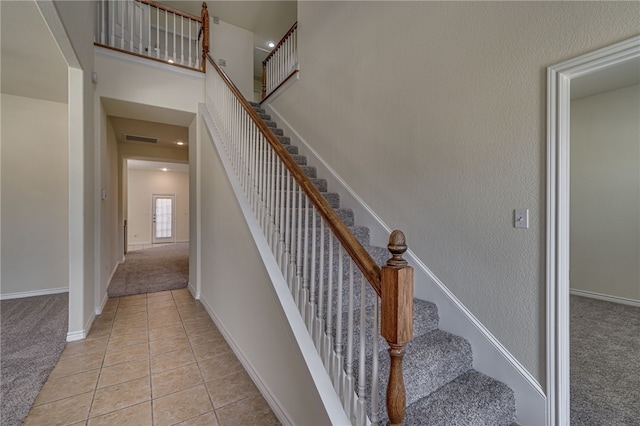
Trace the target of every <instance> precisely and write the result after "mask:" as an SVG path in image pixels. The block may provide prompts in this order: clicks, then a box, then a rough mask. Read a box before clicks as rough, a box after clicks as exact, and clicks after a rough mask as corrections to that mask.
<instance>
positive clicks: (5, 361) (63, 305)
mask: <svg viewBox="0 0 640 426" xmlns="http://www.w3.org/2000/svg"><path fill="white" fill-rule="evenodd" d="M0 319H1V323H0V364H1V368H0V371H1V373H0V387H1V388H2V400H1V404H0V407H1V408H0V424H1V425H2V426H15V425H20V424H21V423H22V421H23V420H24V418H25V417H26V416H27V414H28V413H29V410H30V409H31V405H32V404H33V402H34V401H35V400H36V397H37V396H38V393H39V392H40V389H42V386H43V385H44V383H45V382H46V380H47V377H49V374H50V373H51V370H53V367H54V366H55V365H56V362H57V361H58V358H60V354H61V353H62V351H63V350H64V347H65V345H66V338H67V330H68V328H69V327H68V322H69V294H68V293H61V294H54V295H49V296H35V297H25V298H21V299H9V300H3V301H1V302H0Z"/></svg>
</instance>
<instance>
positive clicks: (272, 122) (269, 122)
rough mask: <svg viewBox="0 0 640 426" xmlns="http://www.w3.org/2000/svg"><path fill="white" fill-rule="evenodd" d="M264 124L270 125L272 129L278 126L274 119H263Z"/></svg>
mask: <svg viewBox="0 0 640 426" xmlns="http://www.w3.org/2000/svg"><path fill="white" fill-rule="evenodd" d="M263 121H264V124H266V125H267V127H270V128H271V129H272V130H273V129H275V128H277V127H278V123H276V122H275V121H271V120H263Z"/></svg>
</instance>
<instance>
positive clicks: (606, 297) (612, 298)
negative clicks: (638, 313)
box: [569, 288, 640, 308]
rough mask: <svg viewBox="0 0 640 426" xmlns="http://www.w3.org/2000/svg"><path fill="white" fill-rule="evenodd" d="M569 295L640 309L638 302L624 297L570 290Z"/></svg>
mask: <svg viewBox="0 0 640 426" xmlns="http://www.w3.org/2000/svg"><path fill="white" fill-rule="evenodd" d="M569 294H572V295H574V296H582V297H589V298H591V299H598V300H604V301H605V302H613V303H620V304H623V305H630V306H635V307H637V308H640V300H635V299H628V298H626V297H618V296H610V295H608V294H601V293H594V292H593V291H585V290H577V289H574V288H572V289H571V290H570V291H569Z"/></svg>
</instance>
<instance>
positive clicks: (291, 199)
mask: <svg viewBox="0 0 640 426" xmlns="http://www.w3.org/2000/svg"><path fill="white" fill-rule="evenodd" d="M301 167H302V169H303V171H305V170H304V169H305V168H309V167H308V166H301ZM312 169H314V170H315V168H313V167H312ZM305 173H306V172H305ZM321 194H322V196H323V197H324V198H325V200H327V202H328V203H329V205H330V206H331V207H332V208H334V209H338V208H340V194H338V193H336V192H322V193H321ZM287 195H288V197H287ZM280 196H281V197H285V202H287V201H288V203H289V204H288V205H290V206H292V207H293V208H296V207H303V208H304V206H305V201H304V199H303V200H300V197H299V195H298V192H297V191H289V192H288V193H287V191H286V190H284V191H280Z"/></svg>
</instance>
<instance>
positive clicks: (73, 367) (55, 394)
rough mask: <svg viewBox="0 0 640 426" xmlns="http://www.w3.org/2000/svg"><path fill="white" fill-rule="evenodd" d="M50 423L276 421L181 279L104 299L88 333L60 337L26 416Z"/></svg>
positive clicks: (232, 425)
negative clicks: (64, 340) (62, 341)
mask: <svg viewBox="0 0 640 426" xmlns="http://www.w3.org/2000/svg"><path fill="white" fill-rule="evenodd" d="M54 424H56V425H86V426H100V425H105V426H114V425H132V426H133V425H135V426H165V425H177V424H180V425H210V426H227V425H228V426H242V425H256V426H275V425H279V424H280V423H279V422H278V419H277V418H276V417H275V415H274V413H273V412H272V411H271V408H270V407H269V405H268V404H267V403H266V401H265V400H264V398H263V397H262V396H261V395H260V393H259V392H258V389H257V388H256V386H255V385H254V384H253V382H252V380H251V378H250V377H249V375H248V374H247V372H246V371H245V370H244V368H243V367H242V364H240V361H238V359H237V358H236V357H235V355H234V354H233V352H232V351H231V348H230V347H229V345H227V343H226V342H225V340H224V338H223V337H222V334H221V333H220V331H219V330H218V329H217V328H216V326H215V325H214V323H213V321H211V318H210V317H209V315H208V313H207V312H206V310H205V309H204V307H203V306H202V304H201V303H200V302H199V301H197V300H194V299H193V297H191V294H190V293H189V291H188V290H187V289H180V290H173V291H165V292H157V293H149V294H140V295H135V296H127V297H122V298H112V299H109V301H108V302H107V305H106V306H105V309H104V311H103V313H102V315H100V316H99V317H98V318H97V319H96V321H95V322H94V324H93V327H92V328H91V331H90V333H89V336H88V337H87V339H86V340H81V341H77V342H70V343H69V344H67V347H66V349H65V351H64V352H63V353H62V356H61V357H60V361H59V362H58V363H57V364H56V367H55V368H54V370H53V371H52V372H51V376H50V377H49V379H48V380H47V382H46V383H45V385H44V387H43V388H42V391H41V392H40V394H39V395H38V398H37V399H36V401H35V403H34V405H33V408H32V409H31V411H30V412H29V416H28V417H27V418H26V420H25V422H24V425H25V426H30V425H36V426H41V425H54ZM3 425H4V424H3Z"/></svg>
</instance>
